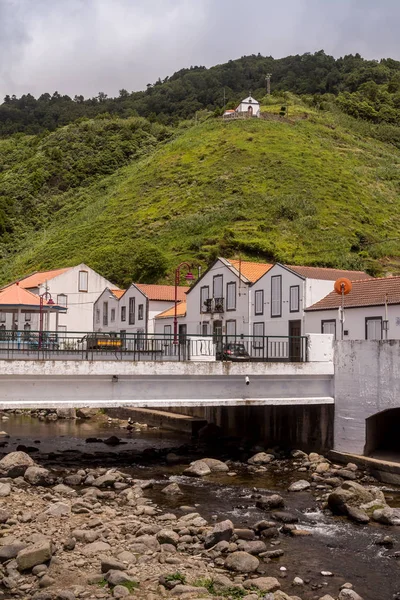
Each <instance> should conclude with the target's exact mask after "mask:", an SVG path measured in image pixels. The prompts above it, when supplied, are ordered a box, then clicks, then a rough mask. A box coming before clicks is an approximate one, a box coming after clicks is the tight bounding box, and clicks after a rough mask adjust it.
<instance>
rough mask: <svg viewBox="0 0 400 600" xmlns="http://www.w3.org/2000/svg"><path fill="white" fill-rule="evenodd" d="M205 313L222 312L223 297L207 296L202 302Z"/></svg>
mask: <svg viewBox="0 0 400 600" xmlns="http://www.w3.org/2000/svg"><path fill="white" fill-rule="evenodd" d="M203 312H205V313H212V314H213V313H223V312H224V299H223V298H208V299H207V300H206V301H205V302H204V309H203Z"/></svg>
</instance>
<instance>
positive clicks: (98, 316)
mask: <svg viewBox="0 0 400 600" xmlns="http://www.w3.org/2000/svg"><path fill="white" fill-rule="evenodd" d="M96 323H100V309H99V308H96Z"/></svg>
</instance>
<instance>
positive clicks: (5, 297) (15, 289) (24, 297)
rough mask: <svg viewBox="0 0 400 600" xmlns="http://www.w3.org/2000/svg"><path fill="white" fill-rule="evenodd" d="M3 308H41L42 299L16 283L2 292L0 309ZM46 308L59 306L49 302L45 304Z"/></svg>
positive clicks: (0, 292) (0, 293) (0, 294)
mask: <svg viewBox="0 0 400 600" xmlns="http://www.w3.org/2000/svg"><path fill="white" fill-rule="evenodd" d="M1 306H19V307H21V306H26V307H30V308H39V306H40V297H39V296H38V295H37V294H32V292H29V291H28V290H25V289H24V288H23V287H21V286H20V285H19V284H18V283H14V284H12V285H9V286H8V287H6V288H4V289H3V290H0V307H1ZM46 306H50V307H52V308H54V307H57V305H54V304H50V305H48V304H47V302H44V307H46ZM57 308H58V307H57Z"/></svg>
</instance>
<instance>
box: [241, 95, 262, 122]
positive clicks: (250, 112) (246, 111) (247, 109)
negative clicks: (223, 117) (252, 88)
mask: <svg viewBox="0 0 400 600" xmlns="http://www.w3.org/2000/svg"><path fill="white" fill-rule="evenodd" d="M235 112H236V114H237V115H238V116H241V117H250V118H251V117H256V118H257V119H259V118H260V114H261V112H260V103H259V102H258V101H257V100H255V99H254V98H252V96H251V95H250V96H248V97H247V98H245V99H244V100H242V101H241V103H240V104H239V106H238V107H237V108H236V109H235Z"/></svg>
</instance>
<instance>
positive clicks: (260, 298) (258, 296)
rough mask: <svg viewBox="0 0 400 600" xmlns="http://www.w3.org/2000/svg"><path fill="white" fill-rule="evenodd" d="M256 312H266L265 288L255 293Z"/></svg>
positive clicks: (257, 313)
mask: <svg viewBox="0 0 400 600" xmlns="http://www.w3.org/2000/svg"><path fill="white" fill-rule="evenodd" d="M254 314H256V315H262V314H264V290H257V291H256V292H255V294H254Z"/></svg>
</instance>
